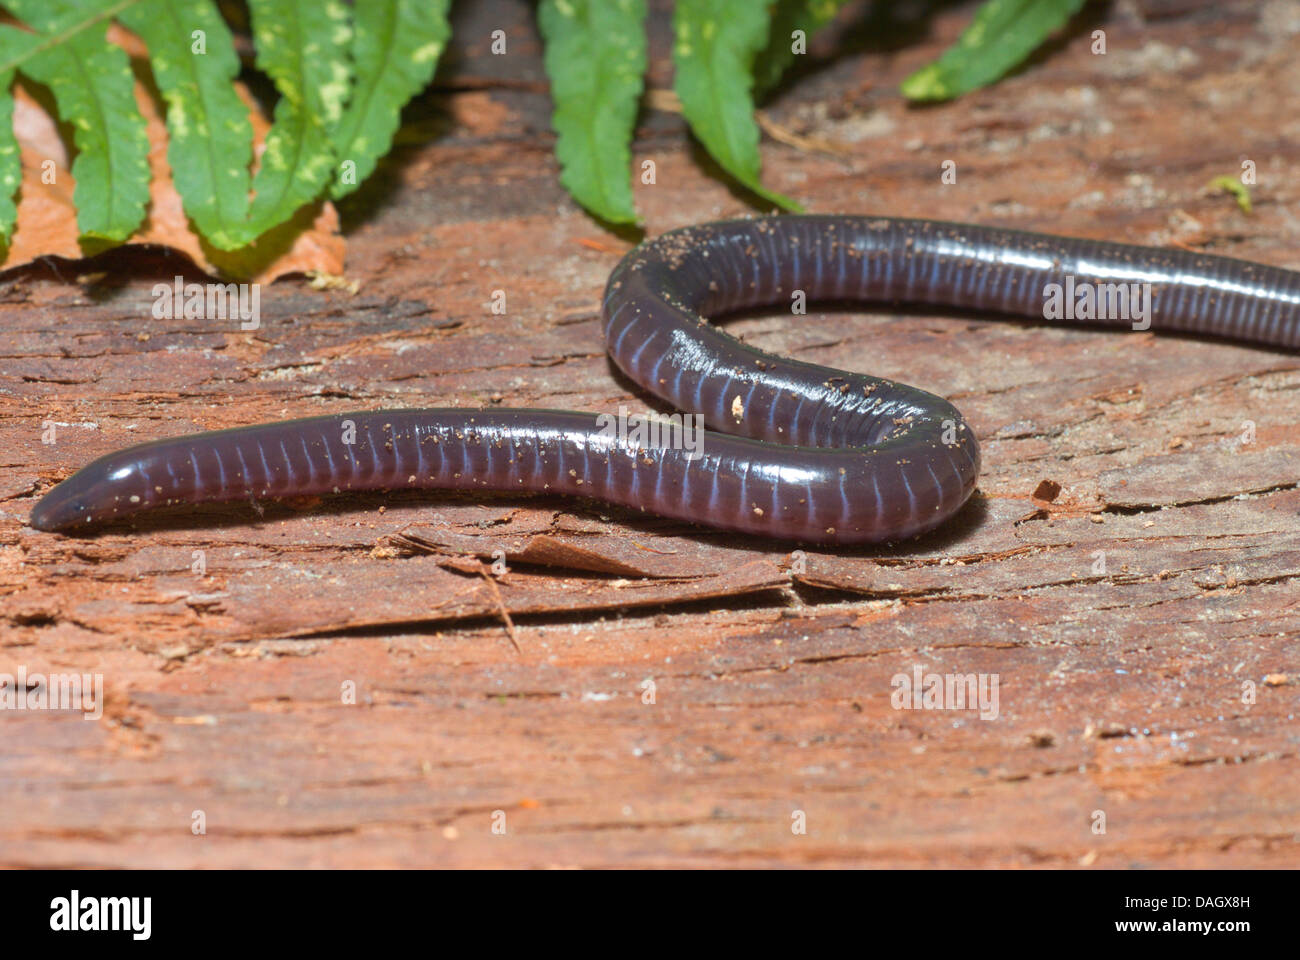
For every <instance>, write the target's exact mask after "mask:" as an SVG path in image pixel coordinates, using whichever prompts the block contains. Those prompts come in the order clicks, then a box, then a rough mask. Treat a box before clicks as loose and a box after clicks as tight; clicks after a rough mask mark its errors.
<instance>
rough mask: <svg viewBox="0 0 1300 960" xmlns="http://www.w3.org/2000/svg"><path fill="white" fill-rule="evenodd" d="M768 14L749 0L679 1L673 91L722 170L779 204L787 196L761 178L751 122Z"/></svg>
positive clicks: (675, 20) (790, 203) (792, 206)
mask: <svg viewBox="0 0 1300 960" xmlns="http://www.w3.org/2000/svg"><path fill="white" fill-rule="evenodd" d="M768 23H769V18H768V10H767V6H766V5H765V4H761V3H754V2H753V0H678V2H677V6H676V8H675V9H674V11H673V32H674V41H675V42H674V44H673V61H674V63H675V64H676V66H677V75H676V78H675V80H674V84H673V85H674V87H675V89H676V90H677V96H678V97H679V98H680V99H681V101H682V113H683V114H684V115H685V117H686V121H687V122H688V123H689V124H690V125H691V131H692V132H693V133H694V134H695V136H697V137H698V138H699V140H700V142H701V143H703V144H704V147H705V149H706V150H708V151H709V153H710V154H711V155H712V156H713V159H714V160H716V161H718V163H719V164H720V165H721V166H722V168H723V169H724V170H726V171H727V172H728V173H730V174H731V175H732V176H733V177H735V178H736V179H737V180H739V181H740V182H741V183H742V184H744V185H745V186H746V187H748V188H749V189H750V190H752V191H753V192H754V193H756V194H758V195H759V196H761V197H764V198H765V199H767V200H770V201H771V202H772V203H775V204H776V205H778V206H781V207H785V208H787V209H790V210H798V209H800V208H799V205H798V204H797V203H795V202H794V201H793V200H791V199H790V198H789V197H785V196H782V195H781V194H779V193H776V192H775V191H772V190H768V189H767V188H766V187H764V186H763V184H762V182H761V181H760V180H759V167H760V165H761V160H760V158H759V154H758V123H757V122H756V121H755V119H754V99H753V95H752V89H753V83H754V81H753V70H754V57H755V55H756V54H757V53H758V51H760V50H762V49H763V48H764V47H766V45H767V36H768Z"/></svg>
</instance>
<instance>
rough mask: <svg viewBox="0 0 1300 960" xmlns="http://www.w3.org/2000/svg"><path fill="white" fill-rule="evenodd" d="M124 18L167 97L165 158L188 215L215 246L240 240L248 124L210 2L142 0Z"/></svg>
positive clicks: (226, 38)
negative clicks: (135, 35)
mask: <svg viewBox="0 0 1300 960" xmlns="http://www.w3.org/2000/svg"><path fill="white" fill-rule="evenodd" d="M122 21H123V23H125V24H126V26H128V27H130V28H131V29H132V30H133V31H135V33H136V34H138V35H139V36H140V38H141V39H142V40H143V41H144V42H145V46H146V47H148V48H149V65H150V67H152V69H153V75H154V80H155V81H156V82H157V84H158V89H159V90H160V91H161V92H162V95H163V98H164V99H165V100H166V101H167V136H168V140H169V144H168V147H167V159H168V161H169V162H170V164H171V169H172V178H173V179H174V180H175V183H176V190H177V192H179V193H180V195H181V200H182V201H183V202H184V205H185V212H186V214H188V215H189V217H190V219H191V220H193V221H194V224H195V226H196V227H198V229H199V232H200V233H202V234H203V235H204V236H205V237H206V238H207V239H208V241H209V242H210V243H211V244H212V245H213V246H215V247H217V248H218V249H221V250H232V249H234V248H236V247H241V246H244V245H245V244H247V243H248V242H249V241H250V240H252V239H253V238H252V236H251V235H250V234H249V230H248V224H247V223H246V222H245V220H246V218H247V217H248V184H249V172H248V168H249V163H250V162H251V160H252V157H253V128H252V125H251V124H250V123H249V122H248V108H247V107H246V106H245V105H244V103H243V101H242V100H240V99H239V96H238V94H236V93H235V90H234V87H233V86H232V83H233V81H234V79H235V77H236V76H238V75H239V58H238V57H237V56H236V55H235V48H234V44H233V41H232V39H231V36H230V30H229V29H228V28H227V27H226V22H225V21H224V20H222V19H221V14H220V13H218V12H217V9H216V7H215V6H213V4H212V0H146V2H144V3H140V4H138V5H136V6H134V7H132V8H130V9H128V10H126V11H123V13H122ZM195 31H202V33H201V34H200V35H198V36H196V35H195Z"/></svg>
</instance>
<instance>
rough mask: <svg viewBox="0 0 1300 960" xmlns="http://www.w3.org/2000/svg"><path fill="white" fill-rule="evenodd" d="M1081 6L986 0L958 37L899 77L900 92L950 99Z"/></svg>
mask: <svg viewBox="0 0 1300 960" xmlns="http://www.w3.org/2000/svg"><path fill="white" fill-rule="evenodd" d="M1082 6H1083V0H989V2H988V3H986V4H984V6H982V7H980V8H979V10H978V11H977V12H976V14H975V19H974V20H972V21H971V25H970V26H969V27H967V28H966V32H965V33H963V34H962V35H961V39H960V40H958V41H957V42H956V43H955V44H954V45H953V46H951V47H949V48H948V49H947V50H945V51H944V52H943V55H942V56H941V57H939V59H938V60H936V61H935V62H934V63H930V64H927V65H926V66H924V67H922V68H921V69H920V70H918V71H916V72H915V73H913V74H912V75H911V76H909V77H908V78H907V79H906V80H904V81H903V83H902V85H901V87H900V89H901V90H902V92H903V96H905V97H908V98H910V99H912V100H950V99H952V98H953V97H958V96H961V95H962V94H963V93H967V92H969V91H971V90H974V89H975V88H976V87H982V86H984V85H985V84H988V83H992V82H993V81H994V80H996V79H998V77H1000V76H1002V75H1003V74H1004V73H1006V72H1007V71H1008V70H1010V69H1011V68H1012V67H1014V66H1015V65H1016V64H1018V63H1020V61H1022V60H1024V59H1025V57H1027V56H1029V54H1030V53H1032V52H1033V51H1034V48H1035V47H1037V46H1038V45H1039V44H1041V43H1042V42H1043V41H1044V40H1045V39H1047V37H1048V35H1050V34H1051V33H1053V32H1055V31H1057V30H1059V29H1060V28H1061V27H1063V26H1064V25H1065V23H1066V21H1067V20H1069V19H1070V17H1072V16H1074V14H1075V13H1077V12H1078V11H1079V8H1080V7H1082Z"/></svg>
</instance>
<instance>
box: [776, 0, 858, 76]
mask: <svg viewBox="0 0 1300 960" xmlns="http://www.w3.org/2000/svg"><path fill="white" fill-rule="evenodd" d="M845 2H846V0H778V2H777V4H776V6H775V7H774V8H773V11H772V29H771V39H770V40H769V41H768V44H767V49H765V50H764V51H763V52H762V53H761V54H759V56H758V57H757V58H756V59H755V60H754V90H755V92H756V93H757V94H758V95H759V96H762V95H763V94H765V93H767V92H768V91H769V90H771V89H772V88H773V87H775V86H776V85H777V82H778V81H779V80H780V79H781V77H782V76H784V74H785V71H786V70H787V69H789V67H790V64H791V63H793V62H794V58H795V52H794V49H793V48H794V37H793V34H794V32H795V31H796V30H801V31H803V34H804V37H805V39H806V38H808V37H811V36H812V35H813V34H814V33H816V32H817V30H819V29H820V28H821V27H824V26H826V24H828V23H830V22H831V20H833V19H834V17H835V12H836V11H837V10H839V8H840V7H842V6H844V4H845Z"/></svg>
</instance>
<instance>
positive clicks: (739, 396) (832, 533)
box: [30, 216, 1300, 544]
mask: <svg viewBox="0 0 1300 960" xmlns="http://www.w3.org/2000/svg"><path fill="white" fill-rule="evenodd" d="M1053 284H1055V285H1059V286H1060V287H1064V288H1066V289H1068V290H1069V291H1070V295H1071V297H1072V296H1073V291H1074V290H1076V289H1081V288H1082V287H1086V286H1088V285H1093V286H1109V287H1110V288H1112V291H1113V289H1114V288H1115V286H1116V285H1130V286H1132V287H1133V289H1134V290H1135V291H1136V290H1137V288H1138V287H1139V286H1141V285H1143V284H1149V285H1150V286H1149V288H1148V290H1149V292H1150V298H1149V301H1148V303H1147V307H1148V309H1147V312H1146V314H1145V315H1144V317H1143V325H1144V326H1145V324H1146V323H1148V322H1149V325H1150V327H1151V328H1152V329H1156V330H1172V331H1184V332H1191V333H1202V334H1212V335H1217V336H1222V337H1228V338H1232V339H1237V340H1244V341H1249V342H1254V343H1260V344H1266V345H1271V346H1277V347H1286V348H1295V347H1297V346H1300V273H1295V272H1292V271H1288V270H1283V269H1281V268H1278V267H1271V266H1264V265H1261V264H1255V263H1249V262H1247V261H1243V260H1233V259H1229V258H1227V257H1215V256H1209V255H1203V254H1197V253H1193V252H1190V251H1185V250H1164V249H1154V248H1147V247H1138V246H1131V245H1127V244H1117V243H1107V242H1103V241H1097V240H1083V239H1073V238H1066V237H1055V236H1048V235H1045V234H1033V233H1025V232H1021V231H1015V230H1002V229H997V228H991V227H979V226H970V225H965V224H952V223H941V222H937V221H929V220H906V219H897V218H886V217H861V216H806V217H804V216H798V217H795V216H788V217H769V218H755V219H748V220H734V221H727V222H722V223H709V224H703V225H701V226H696V227H688V228H685V229H682V230H676V231H673V232H671V233H667V234H664V235H663V236H660V237H658V238H657V239H655V240H652V241H649V242H647V243H644V244H642V245H641V246H639V247H637V248H636V249H634V250H632V251H631V252H630V253H629V254H628V255H627V256H626V257H624V259H623V261H622V262H621V263H620V264H619V265H618V267H617V268H616V269H615V270H614V272H613V274H612V275H611V276H610V279H609V283H608V285H607V287H606V291H605V298H604V305H603V318H604V327H605V338H606V344H607V349H608V350H609V353H610V356H611V357H612V358H613V360H614V362H615V363H616V364H617V365H618V366H619V367H620V368H621V369H622V370H623V371H624V372H625V373H626V374H627V375H628V376H630V377H631V378H632V379H633V380H635V381H636V382H637V383H639V384H640V385H641V386H642V387H644V388H645V389H646V390H648V391H650V392H651V393H653V394H655V395H656V396H659V397H661V398H663V399H665V400H667V401H668V402H670V403H672V404H673V405H674V406H675V407H677V408H678V409H681V410H686V411H691V412H698V413H700V414H702V415H703V417H704V420H705V422H706V423H707V425H708V426H709V427H710V428H711V429H710V430H709V431H708V432H707V433H705V434H704V436H703V439H702V446H701V448H700V449H699V450H698V451H693V450H691V449H690V448H688V447H686V446H682V445H679V446H675V447H668V446H646V445H644V443H642V442H638V439H637V438H636V437H635V436H626V437H625V436H622V435H619V434H617V433H613V432H611V431H609V430H608V429H605V428H604V427H603V425H602V423H601V421H599V420H598V419H597V416H596V415H595V414H589V413H575V412H567V411H559V410H531V409H519V410H503V409H486V410H466V409H465V408H430V409H423V410H380V411H369V412H358V413H349V414H339V415H334V416H327V417H312V418H309V419H303V420H290V421H287V422H284V423H272V424H264V425H261V426H254V427H241V428H237V429H233V430H221V431H216V432H211V433H202V434H195V435H190V436H182V437H177V438H174V439H167V440H158V441H154V442H152V443H145V444H141V445H139V446H135V447H131V448H129V449H126V450H122V451H119V452H117V453H113V454H109V455H108V456H105V457H101V458H100V459H98V460H96V461H95V462H93V463H91V464H89V465H88V466H86V467H84V468H82V469H81V470H79V471H78V472H77V473H75V474H73V476H72V477H70V478H69V479H67V480H65V481H64V482H63V483H61V484H59V485H58V486H57V487H55V488H54V489H53V490H52V491H51V492H50V493H49V494H47V495H46V496H45V498H44V499H42V500H41V501H40V502H39V503H38V504H37V505H36V507H35V508H34V509H33V510H32V514H31V520H30V522H31V525H32V526H33V527H36V528H37V529H40V530H63V529H76V528H81V527H85V526H87V525H90V524H94V523H99V522H103V521H106V520H111V519H113V518H115V517H122V516H126V515H129V514H132V513H136V512H139V511H141V510H146V509H149V508H151V507H156V506H162V505H166V504H177V503H180V504H190V503H200V502H205V501H217V500H240V499H249V498H254V499H256V498H262V497H277V496H292V495H299V494H321V493H331V492H341V491H345V490H381V489H415V488H446V489H463V490H518V491H534V492H552V493H565V494H575V495H580V496H588V497H594V498H597V499H600V500H605V501H609V502H612V503H619V504H623V505H625V506H628V507H633V508H637V509H640V510H644V511H646V512H648V513H652V514H655V515H659V516H667V517H675V518H679V519H683V520H689V521H694V522H698V523H703V524H707V525H709V526H712V527H718V528H722V529H727V530H738V531H743V532H746V533H753V534H760V535H767V536H775V537H782V538H787V539H795V540H803V541H808V542H813V543H827V544H836V543H846V544H847V543H865V542H879V541H888V540H899V539H903V538H906V537H910V536H913V535H915V534H918V533H922V532H924V531H926V530H930V529H932V528H933V527H935V526H937V525H938V524H940V523H942V522H943V521H944V520H946V519H947V518H948V517H950V516H952V514H954V513H955V512H956V511H957V510H958V509H959V508H960V507H961V506H962V504H963V503H965V502H966V500H967V498H968V497H969V496H970V494H971V492H972V491H973V490H974V488H975V482H976V479H977V477H978V475H979V463H980V455H979V444H978V442H977V441H976V438H975V436H974V433H973V432H972V430H971V429H970V427H969V426H968V425H967V424H966V422H965V420H964V419H963V418H962V416H961V414H960V413H959V412H958V411H957V410H956V409H955V408H954V407H953V406H951V405H950V404H949V403H948V402H947V401H945V400H943V399H941V398H940V397H936V396H934V395H932V394H929V393H925V392H923V391H921V390H917V389H915V388H913V387H909V386H906V385H904V384H900V383H895V382H892V381H889V380H882V379H879V378H876V377H871V376H868V375H866V374H861V373H853V372H848V371H843V370H835V369H832V368H829V367H821V366H817V365H815V364H810V363H802V362H799V361H796V360H790V359H787V358H784V357H779V356H774V355H772V354H767V353H763V352H762V351H760V350H756V349H754V348H753V347H750V346H747V345H745V344H744V343H742V342H740V341H739V340H737V339H736V338H734V337H732V336H730V335H728V334H727V333H725V332H723V331H722V330H720V329H718V328H716V327H714V326H712V325H710V324H709V323H707V322H706V321H705V320H704V319H703V318H704V317H707V316H716V315H719V314H723V313H727V312H729V311H734V310H739V309H743V308H746V307H755V306H763V305H781V306H786V307H788V306H789V304H790V303H791V298H792V295H793V294H794V293H795V292H796V291H802V292H803V294H804V295H805V296H806V298H807V299H808V300H840V301H885V302H906V303H920V304H933V305H940V306H954V307H962V308H967V309H976V310H985V311H990V312H996V313H1004V314H1013V315H1019V316H1025V317H1033V318H1038V319H1042V318H1043V317H1044V316H1045V291H1047V290H1048V289H1050V288H1051V285H1053ZM1135 295H1136V294H1135ZM1069 307H1070V309H1069V310H1068V311H1067V312H1066V313H1065V314H1063V317H1064V319H1067V320H1068V319H1073V318H1074V317H1075V311H1074V310H1073V301H1072V300H1071V302H1070V304H1069ZM1099 312H1101V313H1105V312H1106V311H1099ZM1074 322H1080V323H1090V324H1110V325H1118V324H1122V325H1130V324H1131V323H1132V322H1133V321H1132V320H1131V319H1129V318H1124V317H1118V316H1114V315H1112V316H1105V317H1097V316H1094V315H1093V313H1091V312H1089V311H1087V310H1081V311H1079V318H1078V319H1075V320H1074Z"/></svg>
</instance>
